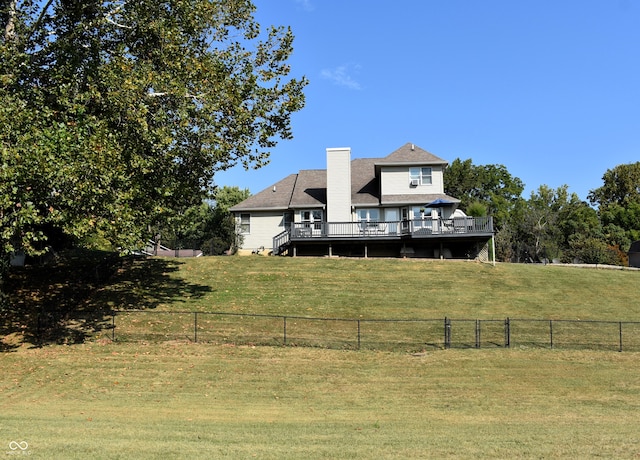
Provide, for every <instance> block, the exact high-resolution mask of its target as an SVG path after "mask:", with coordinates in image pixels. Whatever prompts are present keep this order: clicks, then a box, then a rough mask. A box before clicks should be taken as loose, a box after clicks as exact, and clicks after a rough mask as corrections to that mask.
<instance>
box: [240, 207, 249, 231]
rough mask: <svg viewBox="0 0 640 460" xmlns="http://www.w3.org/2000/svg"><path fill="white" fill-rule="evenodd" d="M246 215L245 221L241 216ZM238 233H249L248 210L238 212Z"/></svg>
mask: <svg viewBox="0 0 640 460" xmlns="http://www.w3.org/2000/svg"><path fill="white" fill-rule="evenodd" d="M244 216H246V217H247V221H246V223H245V222H244V221H243V217H244ZM239 220H240V233H242V234H243V235H249V234H250V233H251V214H250V213H248V212H243V213H240V219H239Z"/></svg>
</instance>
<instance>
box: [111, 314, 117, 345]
mask: <svg viewBox="0 0 640 460" xmlns="http://www.w3.org/2000/svg"><path fill="white" fill-rule="evenodd" d="M111 341H112V342H115V341H116V312H115V311H113V312H111Z"/></svg>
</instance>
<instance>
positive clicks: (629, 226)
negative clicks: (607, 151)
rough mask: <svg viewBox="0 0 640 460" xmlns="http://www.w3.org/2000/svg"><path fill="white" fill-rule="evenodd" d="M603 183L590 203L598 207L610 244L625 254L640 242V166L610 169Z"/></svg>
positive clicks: (593, 192)
mask: <svg viewBox="0 0 640 460" xmlns="http://www.w3.org/2000/svg"><path fill="white" fill-rule="evenodd" d="M602 181H603V185H602V186H600V187H598V188H596V189H594V190H591V192H590V193H589V200H590V201H591V203H592V204H593V205H597V206H598V213H599V215H600V220H601V222H602V225H603V227H604V231H605V235H606V237H607V239H608V241H609V242H610V243H611V244H616V245H618V246H620V247H621V248H623V249H625V250H626V249H628V248H629V246H630V244H631V242H633V241H636V240H639V239H640V162H637V163H631V164H622V165H618V166H616V167H615V168H613V169H609V170H607V171H606V172H605V173H604V175H603V176H602Z"/></svg>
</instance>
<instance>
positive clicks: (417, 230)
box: [290, 216, 493, 240]
mask: <svg viewBox="0 0 640 460" xmlns="http://www.w3.org/2000/svg"><path fill="white" fill-rule="evenodd" d="M480 233H481V234H487V233H493V221H492V219H491V217H490V216H489V217H455V218H451V219H442V218H438V219H431V218H428V219H417V220H403V221H379V222H296V223H293V224H291V235H290V236H291V240H306V239H312V238H365V239H376V238H384V237H394V236H405V235H412V236H416V237H420V236H430V235H433V236H438V235H464V234H480Z"/></svg>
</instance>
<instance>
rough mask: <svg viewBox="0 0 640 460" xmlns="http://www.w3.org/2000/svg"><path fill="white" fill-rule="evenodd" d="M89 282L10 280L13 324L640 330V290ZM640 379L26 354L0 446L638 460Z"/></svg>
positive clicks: (240, 275) (25, 350)
mask: <svg viewBox="0 0 640 460" xmlns="http://www.w3.org/2000/svg"><path fill="white" fill-rule="evenodd" d="M59 263H60V264H62V263H63V262H62V261H60V262H59ZM90 267H91V266H90V265H83V266H82V270H81V272H82V276H80V274H78V276H75V275H73V274H72V273H73V272H75V271H74V270H71V272H72V273H69V272H66V273H64V272H63V267H62V266H53V267H52V266H50V267H46V268H45V269H43V270H40V269H38V270H36V269H34V268H30V269H26V270H25V271H23V272H20V273H15V274H14V275H15V277H14V278H13V279H12V286H13V288H14V296H16V295H17V294H21V295H20V303H19V304H17V305H18V308H19V310H21V311H22V312H23V313H24V314H25V315H26V314H27V312H28V311H30V310H37V309H38V308H41V306H42V305H44V306H45V307H47V308H53V307H57V308H64V309H66V310H67V311H68V312H70V315H71V312H72V311H77V310H80V311H84V312H85V313H86V312H91V311H99V310H101V309H103V308H105V307H107V308H121V309H131V308H142V309H147V310H148V311H158V312H162V311H167V312H168V311H176V310H187V311H192V310H198V311H203V312H206V311H235V312H245V313H272V314H286V315H306V316H317V317H329V316H330V317H348V318H358V317H361V316H362V317H369V318H381V319H383V318H399V317H402V318H412V317H420V318H430V317H442V316H444V315H448V316H459V317H483V318H494V317H498V318H503V317H505V316H512V317H514V316H522V317H537V318H549V317H554V318H577V317H580V318H592V319H616V320H618V319H619V320H626V321H632V320H638V319H640V314H639V311H638V305H637V300H636V298H637V293H638V288H637V286H638V276H640V273H638V272H624V271H610V270H591V269H578V268H568V267H553V266H532V265H498V266H497V267H492V266H490V265H481V264H476V263H463V262H441V261H425V260H374V259H370V260H361V259H302V258H299V259H289V258H263V257H247V258H235V257H226V258H223V257H221V258H200V259H190V260H171V259H147V260H125V261H123V264H122V266H121V267H120V268H119V269H118V271H117V272H116V273H115V274H114V276H113V277H111V278H110V279H109V281H108V282H107V283H104V282H102V281H100V280H96V279H94V280H93V281H91V283H90V284H89V286H90V288H91V289H88V288H87V289H85V290H75V289H74V282H75V281H74V280H76V281H77V282H78V283H80V281H82V280H84V281H83V283H81V285H82V286H85V288H86V287H87V286H88V285H87V281H88V278H94V277H93V272H94V271H93V270H91V269H90ZM27 274H28V275H31V276H30V279H31V282H30V283H27V282H26V281H25V280H26V275H27ZM36 274H39V275H40V276H34V275H36ZM63 275H64V276H63ZM58 276H59V277H58ZM64 279H66V280H67V281H66V282H65V281H63V280H64ZM39 283H41V284H39ZM47 289H48V290H47ZM27 294H29V295H27ZM14 299H16V297H14ZM72 316H73V315H71V317H72ZM9 350H11V352H9ZM638 365H640V353H633V352H625V353H616V352H612V351H606V352H603V351H592V350H555V349H554V350H548V349H531V348H517V349H481V350H476V349H471V350H469V349H450V350H438V351H434V352H425V353H417V354H416V353H413V354H411V353H397V352H394V353H388V352H381V351H371V350H361V351H358V352H355V351H345V350H330V349H321V348H306V347H254V346H234V345H229V344H225V345H214V344H211V343H206V344H203V343H192V342H189V341H188V340H182V341H177V340H176V341H169V342H128V343H127V342H121V343H111V342H110V341H109V340H97V341H91V340H90V341H87V343H84V344H79V345H74V346H66V345H52V346H44V347H29V346H22V347H19V348H8V349H6V351H5V352H3V353H2V352H0V366H1V368H2V369H3V372H2V374H0V406H1V407H2V408H3V411H2V430H1V432H0V444H2V445H4V446H5V448H4V449H5V452H6V453H7V454H14V453H17V454H29V455H33V456H34V457H38V458H51V459H57V458H60V459H62V458H64V459H75V458H77V459H80V458H97V459H99V458H152V459H153V458H157V459H161V458H203V459H205V458H262V459H271V458H273V459H288V458H291V459H294V458H295V459H319V458H326V459H334V458H353V459H370V458H381V459H383V458H389V459H405V458H593V457H604V458H637V455H638V453H639V452H640V441H639V440H638V436H637V425H638V422H639V421H640V419H639V416H638V414H639V413H640V374H639V373H638V372H637V371H636V369H637V368H638ZM12 449H13V450H12ZM23 449H24V450H23Z"/></svg>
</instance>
